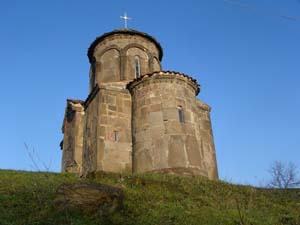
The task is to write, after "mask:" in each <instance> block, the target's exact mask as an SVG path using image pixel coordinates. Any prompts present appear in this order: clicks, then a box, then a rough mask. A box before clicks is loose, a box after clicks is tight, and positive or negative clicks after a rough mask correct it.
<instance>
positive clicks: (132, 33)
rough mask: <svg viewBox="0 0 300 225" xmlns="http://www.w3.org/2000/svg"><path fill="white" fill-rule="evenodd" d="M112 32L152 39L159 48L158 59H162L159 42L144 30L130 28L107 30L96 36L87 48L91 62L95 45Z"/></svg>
mask: <svg viewBox="0 0 300 225" xmlns="http://www.w3.org/2000/svg"><path fill="white" fill-rule="evenodd" d="M113 34H128V35H139V36H142V37H145V38H147V39H148V40H150V41H152V42H154V43H155V45H156V47H157V48H158V50H159V60H161V59H162V57H163V50H162V47H161V45H160V43H159V42H158V41H157V40H156V39H155V38H154V37H152V36H150V35H149V34H147V33H144V32H141V31H137V30H131V29H119V30H114V31H111V32H107V33H104V34H103V35H101V36H99V37H97V38H96V39H95V40H94V41H93V42H92V44H91V45H90V47H89V49H88V53H87V55H88V57H89V61H90V62H92V58H93V53H94V49H95V47H96V46H97V45H98V44H99V43H100V42H101V41H102V40H103V39H104V38H106V37H108V36H110V35H113Z"/></svg>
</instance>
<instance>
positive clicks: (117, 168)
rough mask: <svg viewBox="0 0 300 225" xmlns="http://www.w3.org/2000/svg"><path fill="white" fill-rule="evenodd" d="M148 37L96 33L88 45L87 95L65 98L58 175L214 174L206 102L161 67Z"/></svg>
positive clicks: (192, 84)
mask: <svg viewBox="0 0 300 225" xmlns="http://www.w3.org/2000/svg"><path fill="white" fill-rule="evenodd" d="M162 57H163V50H162V47H161V45H160V44H159V42H157V41H156V40H155V39H154V38H153V37H152V36H150V35H148V34H146V33H143V32H140V31H136V30H129V29H122V30H115V31H112V32H109V33H105V34H103V35H102V36H100V37H98V38H96V40H95V41H94V42H93V43H92V44H91V46H90V47H89V49H88V58H89V61H90V64H91V67H90V72H89V83H90V89H89V95H88V97H87V98H86V100H85V101H82V100H74V99H68V100H67V106H66V109H65V116H64V121H63V127H62V131H63V134H64V138H63V141H62V143H61V147H62V172H75V173H80V174H86V173H88V172H93V171H109V172H133V173H143V172H149V171H166V172H171V173H179V174H193V175H202V176H206V177H208V178H209V179H217V178H218V170H217V162H216V154H215V147H214V139H213V133H212V126H211V120H210V107H209V106H208V105H207V104H205V103H203V102H202V101H201V100H199V99H197V98H196V96H197V94H198V93H199V92H200V86H199V85H198V84H197V82H196V80H195V79H193V78H192V77H190V76H188V75H185V74H183V73H178V72H173V71H163V70H162V68H161V64H160V62H161V60H162Z"/></svg>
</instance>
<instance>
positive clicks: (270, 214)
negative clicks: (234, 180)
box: [0, 170, 300, 225]
mask: <svg viewBox="0 0 300 225" xmlns="http://www.w3.org/2000/svg"><path fill="white" fill-rule="evenodd" d="M78 180H79V178H77V177H76V176H75V175H72V174H57V173H39V172H22V171H7V170H0V225H37V224H39V225H46V224H51V225H52V224H56V225H59V224H73V225H77V224H82V225H89V224H91V225H95V224H122V225H124V224H125V225H126V224H130V225H132V224H141V225H147V224H160V225H168V224H180V225H182V224H187V225H192V224H197V225H202V224H203V225H227V224H230V225H246V224H247V225H248V224H249V225H283V224H284V225H300V190H299V189H292V190H271V189H258V188H253V187H249V186H240V185H232V184H228V183H225V182H220V181H209V180H207V179H205V178H202V177H194V178H192V177H179V176H175V175H164V174H144V175H124V174H123V175H120V174H110V173H97V174H92V175H90V177H89V178H88V180H89V181H91V182H96V183H104V184H109V185H114V186H118V187H122V188H123V189H124V201H123V209H122V210H121V211H119V212H116V213H114V214H111V215H109V216H105V217H104V216H103V217H101V216H99V215H85V214H83V213H82V214H81V213H79V212H69V211H64V212H56V211H55V210H54V209H53V207H52V201H53V199H54V196H55V191H56V189H57V187H58V186H59V185H60V184H62V183H74V182H77V181H78Z"/></svg>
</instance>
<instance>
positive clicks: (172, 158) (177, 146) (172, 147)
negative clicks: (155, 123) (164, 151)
mask: <svg viewBox="0 0 300 225" xmlns="http://www.w3.org/2000/svg"><path fill="white" fill-rule="evenodd" d="M168 159H169V160H168V163H169V167H185V166H186V165H187V159H186V157H185V151H184V142H183V140H182V137H181V136H180V135H171V136H170V140H169V155H168Z"/></svg>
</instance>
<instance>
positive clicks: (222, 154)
mask: <svg viewBox="0 0 300 225" xmlns="http://www.w3.org/2000/svg"><path fill="white" fill-rule="evenodd" d="M125 11H127V13H128V15H129V16H131V17H132V18H133V20H132V21H130V23H129V27H130V28H132V29H137V30H140V31H144V32H147V33H149V34H150V35H153V36H154V37H155V38H156V39H157V40H158V41H159V42H160V43H161V45H162V46H163V49H164V58H163V62H162V64H163V69H165V70H175V71H179V72H183V73H186V74H189V75H191V76H193V77H195V78H196V79H197V80H198V82H199V83H200V84H201V86H202V91H201V93H200V94H199V96H198V97H199V98H200V99H202V100H203V101H205V102H206V103H208V104H209V105H211V107H212V113H211V117H212V123H213V129H214V137H215V144H216V151H217V160H218V166H219V174H220V177H221V179H226V180H230V181H232V182H238V183H247V184H256V185H257V184H259V183H260V182H261V181H263V180H266V179H267V177H268V174H267V172H266V170H267V168H268V167H269V165H270V164H271V162H272V161H274V160H283V161H293V162H294V163H296V164H297V165H298V166H300V157H299V156H300V154H299V151H300V132H299V129H300V119H299V116H300V101H299V99H300V88H299V85H300V61H299V60H300V43H299V41H300V1H297V0H276V1H274V0H251V1H250V0H240V1H235V0H231V1H229V0H227V1H224V0H194V1H192V0H185V1H181V0H177V1H176V0H172V1H162V0H152V1H137V0H131V1H116V0H109V1H100V0H97V1H96V0H87V1H73V0H51V1H50V0H48V1H46V0H45V1H40V0H28V1H22V0H2V1H1V2H0V75H1V88H0V96H1V112H0V124H1V127H0V153H1V157H0V168H2V169H22V170H31V167H30V165H31V164H32V163H31V161H30V159H29V158H28V155H27V153H26V150H25V147H24V145H23V143H24V142H26V143H27V144H28V145H29V146H31V147H32V146H34V148H35V150H36V152H38V154H39V157H40V161H44V162H46V163H48V162H49V161H50V159H52V164H51V168H50V169H51V170H52V171H60V161H61V151H60V148H59V143H60V141H61V139H62V133H61V125H62V120H63V116H64V109H65V105H66V98H79V99H85V98H86V96H87V94H88V71H89V63H88V59H87V56H86V53H87V48H88V47H89V45H90V43H91V42H92V41H93V40H94V39H95V38H96V37H97V36H99V35H101V34H102V33H104V32H108V31H111V30H113V29H116V28H122V26H123V24H122V21H121V20H120V19H119V16H120V15H122V14H123V13H124V12H125ZM284 16H291V17H293V18H292V19H290V18H287V17H284ZM41 167H42V166H41Z"/></svg>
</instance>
